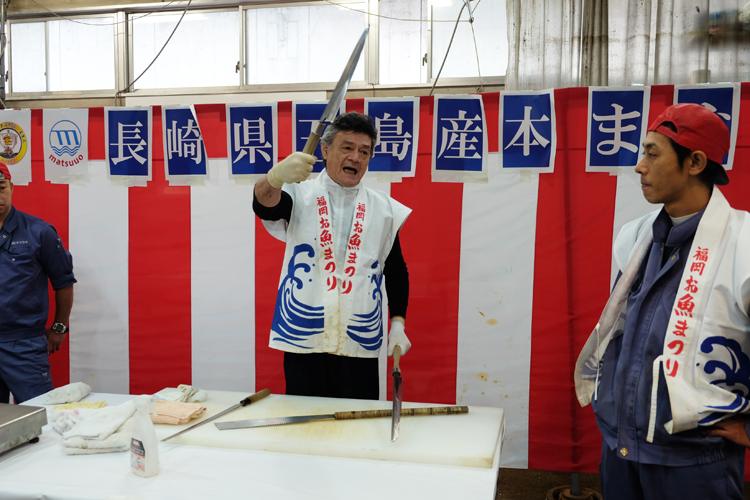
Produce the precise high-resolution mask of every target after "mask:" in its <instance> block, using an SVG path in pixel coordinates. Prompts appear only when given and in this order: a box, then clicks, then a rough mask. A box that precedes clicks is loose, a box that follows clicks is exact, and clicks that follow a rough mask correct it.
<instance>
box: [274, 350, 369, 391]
mask: <svg viewBox="0 0 750 500" xmlns="http://www.w3.org/2000/svg"><path fill="white" fill-rule="evenodd" d="M284 377H285V378H286V393H287V394H289V395H293V396H318V397H324V398H346V399H378V397H379V395H380V384H379V380H378V358H349V357H346V356H335V355H333V354H326V353H311V354H296V353H292V352H285V353H284Z"/></svg>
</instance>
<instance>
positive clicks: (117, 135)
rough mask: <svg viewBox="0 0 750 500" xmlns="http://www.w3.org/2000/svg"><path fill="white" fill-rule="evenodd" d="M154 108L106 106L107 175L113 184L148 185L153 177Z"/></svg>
mask: <svg viewBox="0 0 750 500" xmlns="http://www.w3.org/2000/svg"><path fill="white" fill-rule="evenodd" d="M152 123H153V122H152V109H151V107H150V106H147V107H141V106H137V107H124V108H114V107H105V108H104V141H105V144H106V147H105V150H106V156H107V175H108V176H109V179H110V181H111V182H112V183H113V184H119V185H124V186H145V185H146V183H147V182H148V181H150V180H151V131H152Z"/></svg>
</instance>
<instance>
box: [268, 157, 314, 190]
mask: <svg viewBox="0 0 750 500" xmlns="http://www.w3.org/2000/svg"><path fill="white" fill-rule="evenodd" d="M316 161H318V159H317V158H315V157H314V156H313V155H308V154H305V153H299V152H297V153H292V154H290V155H289V156H287V157H286V158H284V159H283V160H281V161H280V162H279V163H277V164H276V165H274V166H273V168H271V170H269V172H268V177H267V179H268V183H269V184H270V185H271V186H273V187H275V188H276V189H281V186H283V185H284V184H294V183H295V182H302V181H304V180H305V179H307V178H308V177H310V172H312V170H313V165H315V162H316Z"/></svg>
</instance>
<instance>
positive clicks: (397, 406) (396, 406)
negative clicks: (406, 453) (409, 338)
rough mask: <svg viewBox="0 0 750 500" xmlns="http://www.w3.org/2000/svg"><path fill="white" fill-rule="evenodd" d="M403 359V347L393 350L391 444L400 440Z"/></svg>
mask: <svg viewBox="0 0 750 500" xmlns="http://www.w3.org/2000/svg"><path fill="white" fill-rule="evenodd" d="M399 359H401V346H400V345H397V346H396V347H394V348H393V371H392V372H391V375H393V419H392V420H391V443H392V442H394V441H395V440H397V439H398V430H399V427H400V425H401V401H402V396H403V391H404V388H403V386H402V385H401V384H402V382H403V380H402V378H401V368H399V366H398V361H399Z"/></svg>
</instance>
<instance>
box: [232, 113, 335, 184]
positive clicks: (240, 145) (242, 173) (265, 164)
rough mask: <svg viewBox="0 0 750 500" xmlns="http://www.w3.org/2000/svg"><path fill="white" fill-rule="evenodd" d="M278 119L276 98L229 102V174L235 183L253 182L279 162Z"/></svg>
mask: <svg viewBox="0 0 750 500" xmlns="http://www.w3.org/2000/svg"><path fill="white" fill-rule="evenodd" d="M321 113H322V111H321ZM276 122H277V107H276V103H275V102H272V103H259V104H227V146H228V147H227V150H228V151H229V153H228V159H229V177H230V178H231V179H234V181H235V182H236V183H238V184H248V183H254V182H256V181H258V180H259V179H261V178H262V177H263V176H264V175H266V174H267V173H268V171H269V170H271V167H273V166H274V164H276V162H277V158H278V140H277V132H276Z"/></svg>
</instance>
